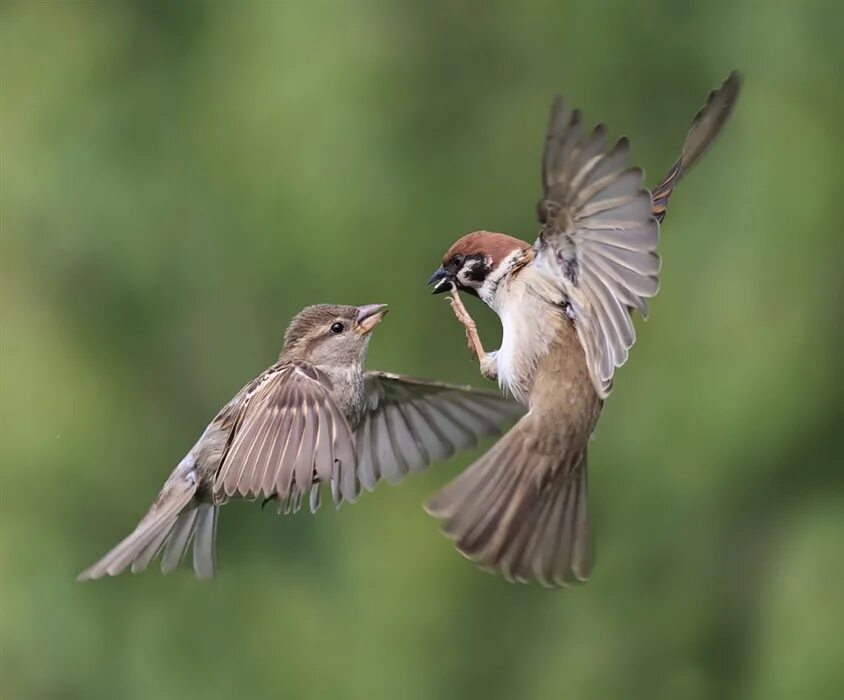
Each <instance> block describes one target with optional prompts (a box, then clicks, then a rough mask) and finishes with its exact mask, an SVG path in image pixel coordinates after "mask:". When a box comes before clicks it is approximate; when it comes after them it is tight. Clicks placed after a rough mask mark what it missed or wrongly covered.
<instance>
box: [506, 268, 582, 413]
mask: <svg viewBox="0 0 844 700" xmlns="http://www.w3.org/2000/svg"><path fill="white" fill-rule="evenodd" d="M498 301H499V304H498V309H497V311H498V315H499V317H500V318H501V328H502V338H501V348H500V349H499V350H498V353H497V355H496V363H497V370H498V382H499V384H500V385H501V386H502V388H505V389H507V390H508V391H509V392H510V393H511V394H512V395H513V397H514V398H515V399H517V400H518V401H520V402H522V403H524V404H527V403H528V397H529V395H530V393H531V390H532V388H533V383H534V380H535V376H536V371H537V369H538V367H539V365H540V363H541V362H542V360H543V358H544V357H545V356H546V355H547V354H548V351H549V349H550V347H551V345H552V343H553V341H554V339H555V337H556V336H557V334H558V331H559V330H560V327H561V325H563V324H565V323H567V321H566V320H565V318H564V316H563V314H562V313H561V309H560V307H559V306H556V305H555V304H553V303H551V302H549V300H547V299H545V298H542V297H541V296H539V295H537V293H536V292H535V291H534V290H533V289H532V288H531V287H530V285H527V284H524V283H521V282H519V283H518V284H516V283H513V284H510V285H509V286H508V288H507V290H506V291H505V292H504V294H502V295H500V297H499V300H498Z"/></svg>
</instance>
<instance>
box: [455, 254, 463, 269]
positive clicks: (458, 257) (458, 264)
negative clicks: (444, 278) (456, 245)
mask: <svg viewBox="0 0 844 700" xmlns="http://www.w3.org/2000/svg"><path fill="white" fill-rule="evenodd" d="M452 262H453V263H454V266H455V267H463V256H462V255H455V256H454V257H453V258H452Z"/></svg>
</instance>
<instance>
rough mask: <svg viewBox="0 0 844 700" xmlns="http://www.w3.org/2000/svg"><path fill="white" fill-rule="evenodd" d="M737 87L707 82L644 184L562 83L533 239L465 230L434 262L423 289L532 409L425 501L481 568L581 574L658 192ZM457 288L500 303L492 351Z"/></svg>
mask: <svg viewBox="0 0 844 700" xmlns="http://www.w3.org/2000/svg"><path fill="white" fill-rule="evenodd" d="M739 87H740V77H739V74H738V73H736V72H733V73H732V74H730V76H729V77H728V78H727V79H726V81H725V82H724V83H723V85H722V86H721V87H720V88H719V89H718V90H715V91H714V92H712V93H711V94H710V96H709V99H708V101H707V103H706V105H705V106H704V107H703V109H701V110H700V112H698V114H697V115H696V116H695V118H694V121H693V122H692V125H691V128H690V129H689V132H688V134H687V136H686V140H685V143H684V145H683V150H682V152H681V154H680V158H679V159H678V160H677V162H676V163H675V164H674V166H673V167H672V168H671V169H670V170H669V171H668V173H667V174H666V176H665V177H664V178H663V179H662V181H661V182H660V183H659V184H658V185H657V187H656V188H655V189H654V190H653V192H649V191H648V190H647V189H645V187H644V184H643V181H644V174H643V171H642V170H641V168H635V167H628V165H627V153H628V141H627V139H625V138H621V139H619V140H618V141H617V142H616V143H615V145H614V146H613V147H612V148H610V149H609V151H607V150H606V129H605V128H604V126H603V125H599V126H597V127H595V129H594V130H593V131H592V132H591V133H587V132H586V131H584V128H583V125H582V123H581V115H580V112H579V111H577V110H574V111H570V110H569V109H568V108H567V107H566V106H565V105H564V103H563V101H562V99H560V98H557V99H556V100H555V101H554V104H553V107H552V109H551V118H550V122H549V125H548V131H547V136H546V141H545V150H544V154H543V158H542V185H543V196H542V199H541V200H540V201H539V205H538V216H539V222H540V231H539V237H538V238H537V240H536V242H535V243H534V244H533V245H530V244H528V243H525V242H524V241H521V240H518V239H516V238H513V237H511V236H507V235H504V234H501V233H491V232H489V231H476V232H474V233H470V234H468V235H466V236H464V237H463V238H461V239H460V240H458V241H457V242H456V243H455V244H454V245H452V246H451V247H450V248H449V249H448V251H447V252H446V254H445V256H444V257H443V262H442V266H441V267H440V268H439V269H438V270H437V271H436V272H435V273H434V274H433V275H432V276H431V279H430V280H429V284H433V285H434V293H438V292H445V291H450V292H451V298H450V302H451V305H452V308H453V310H454V312H455V314H456V316H457V318H458V320H459V321H460V322H461V323H462V324H463V325H464V326H465V328H466V332H467V337H468V339H469V346H470V349H471V350H472V351H473V353H474V354H475V355H476V356H477V358H478V359H479V361H480V367H481V372H482V373H483V375H484V376H486V377H487V378H489V379H497V380H498V382H499V383H500V384H501V386H502V387H504V388H506V389H507V390H508V391H509V392H510V393H511V394H512V395H513V396H514V397H515V398H516V399H518V400H519V401H520V402H522V403H524V404H525V405H526V406H527V407H528V409H529V410H528V413H527V414H526V415H525V416H524V417H523V418H521V420H519V422H518V423H516V425H515V426H514V427H513V428H512V429H511V430H510V431H509V432H508V433H507V434H506V435H505V436H504V437H502V438H501V439H500V440H499V441H498V442H497V443H496V444H495V445H494V446H493V447H492V448H491V449H490V450H489V451H488V452H487V453H486V454H484V455H483V456H482V457H481V458H480V459H478V460H477V461H476V462H475V463H474V464H473V465H472V466H470V467H469V468H468V469H467V470H466V471H465V472H463V473H462V474H461V475H460V476H458V477H457V478H456V479H455V480H454V481H453V482H451V483H450V484H448V485H447V486H446V487H445V488H444V489H443V490H442V491H440V492H439V493H438V494H436V495H435V496H434V497H433V498H432V499H431V500H430V502H429V503H428V505H427V509H428V511H429V512H430V513H431V514H432V515H435V516H436V517H439V518H442V519H443V520H444V525H443V530H444V532H445V533H446V534H447V535H449V536H450V537H452V538H453V539H454V540H455V543H456V546H457V548H458V549H459V550H460V552H462V553H463V554H464V555H466V556H467V557H469V558H471V559H473V560H475V561H477V562H478V563H480V564H481V565H482V566H484V567H485V568H489V569H492V570H497V571H500V572H502V573H503V574H504V576H506V577H507V578H509V579H515V580H520V581H530V580H538V581H540V582H542V583H544V584H546V585H564V584H567V583H569V582H571V581H575V580H585V579H586V578H587V577H588V575H589V572H590V568H591V557H590V547H589V534H588V527H589V525H588V517H587V507H586V490H587V489H586V481H587V479H586V471H587V469H586V451H587V450H586V448H587V442H588V440H589V437H590V436H591V435H592V431H593V430H594V429H595V425H596V423H597V421H598V418H599V416H600V415H601V408H602V406H603V402H604V399H606V398H607V396H609V394H610V391H611V390H612V381H613V374H614V372H615V369H616V368H617V367H620V366H621V365H623V364H624V363H625V362H626V360H627V355H628V350H629V349H630V347H631V346H632V345H633V342H634V340H635V337H636V336H635V330H634V327H633V322H632V319H631V312H632V311H633V310H634V309H636V310H638V311H639V312H640V313H641V314H642V315H643V316H645V317H646V316H647V313H648V306H647V302H646V299H647V298H648V297H652V296H654V295H655V294H656V293H657V288H658V286H659V281H658V277H659V269H660V259H659V257H658V256H657V254H656V249H657V243H658V240H659V225H660V222H661V221H662V220H663V218H664V216H665V209H666V205H667V203H668V198H669V196H670V195H671V192H672V190H673V188H674V186H675V185H676V184H677V182H678V181H679V179H680V178H681V177H682V176H683V175H684V174H685V173H686V172H687V171H688V170H689V168H691V167H692V166H693V165H694V163H695V162H696V161H697V160H698V158H699V157H700V156H701V155H702V154H703V152H704V151H705V150H706V149H707V147H708V146H709V145H710V144H711V143H712V142H713V140H714V139H715V138H716V137H717V136H718V134H719V133H720V131H721V130H722V128H723V126H724V124H725V123H726V121H727V119H728V118H729V116H730V113H731V112H732V110H733V107H734V106H735V102H736V99H737V97H738V94H739ZM458 290H461V291H465V292H467V293H468V294H471V295H473V296H476V297H479V298H480V299H481V300H483V302H484V303H485V304H486V305H487V306H489V307H490V308H491V309H492V310H493V311H495V312H496V313H497V314H498V316H499V317H500V319H501V325H502V332H503V337H502V342H501V347H500V348H499V349H498V350H496V351H494V352H485V351H484V348H483V346H482V344H481V341H480V339H479V337H478V334H477V330H476V328H475V324H474V322H473V320H472V318H471V316H470V315H469V314H468V312H467V311H466V309H465V308H464V307H463V304H462V302H461V300H460V297H459V295H458Z"/></svg>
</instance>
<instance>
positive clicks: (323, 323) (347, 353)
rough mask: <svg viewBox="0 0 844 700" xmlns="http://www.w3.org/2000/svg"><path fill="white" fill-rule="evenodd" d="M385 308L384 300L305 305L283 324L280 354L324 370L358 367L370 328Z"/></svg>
mask: <svg viewBox="0 0 844 700" xmlns="http://www.w3.org/2000/svg"><path fill="white" fill-rule="evenodd" d="M387 311H388V309H387V305H386V304H366V305H364V306H341V305H339V304H317V305H316V306H308V307H306V308H304V309H302V311H300V312H299V313H298V314H296V316H295V317H294V318H293V320H292V321H291V322H290V325H289V326H288V327H287V330H286V331H285V333H284V343H283V345H282V349H281V358H282V359H285V360H304V361H306V362H310V363H311V364H313V365H316V366H317V367H320V368H322V369H326V370H332V369H341V368H346V367H362V366H363V362H364V360H365V359H366V350H367V348H368V347H369V338H370V334H371V332H372V329H373V328H375V326H377V325H378V324H379V323H380V322H381V319H383V318H384V316H385V315H386V313H387Z"/></svg>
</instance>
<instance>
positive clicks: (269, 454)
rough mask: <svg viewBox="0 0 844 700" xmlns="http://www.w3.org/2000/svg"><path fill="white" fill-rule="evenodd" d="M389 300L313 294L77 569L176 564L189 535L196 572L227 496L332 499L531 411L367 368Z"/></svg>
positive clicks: (493, 395)
mask: <svg viewBox="0 0 844 700" xmlns="http://www.w3.org/2000/svg"><path fill="white" fill-rule="evenodd" d="M387 311H388V308H387V306H386V305H385V304H366V305H364V306H343V305H335V304H318V305H315V306H309V307H307V308H305V309H304V310H302V311H301V312H300V313H298V314H297V315H296V316H295V317H294V318H293V320H292V321H291V322H290V324H289V326H288V327H287V330H286V332H285V334H284V339H283V343H282V349H281V353H280V355H279V357H278V361H277V362H275V363H274V364H272V365H271V366H270V367H269V368H268V369H266V370H265V371H263V372H261V374H259V375H258V376H257V377H256V378H255V379H253V380H252V381H250V382H249V383H247V384H246V386H244V387H243V388H242V389H241V390H240V391H239V392H237V394H236V395H235V396H234V398H232V399H231V401H229V402H228V403H227V404H226V405H225V406H223V408H222V409H221V410H220V412H219V413H218V414H217V415H216V416H215V417H214V419H213V420H212V421H211V423H210V424H209V425H208V427H207V428H206V429H205V431H204V432H203V433H202V435H201V436H200V438H199V440H198V441H197V442H196V444H195V445H194V446H193V447H192V448H191V449H190V451H189V452H188V453H187V455H186V456H185V457H184V459H182V460H181V461H180V462H179V464H178V465H177V466H176V467H175V469H174V470H173V472H172V473H171V474H170V476H169V478H168V479H167V481H166V482H165V483H164V486H163V487H162V489H161V491H160V493H159V494H158V496H157V497H156V499H155V501H154V502H153V504H152V506H151V507H150V508H149V511H148V512H147V513H146V515H144V517H143V518H142V519H141V521H140V522H139V523H138V525H137V527H136V528H135V529H134V530H133V531H132V533H131V534H129V535H128V536H127V537H126V538H125V539H124V540H122V541H121V542H120V543H119V544H118V545H117V546H115V547H114V548H113V549H112V550H111V551H109V552H108V553H107V554H106V555H105V556H104V557H103V558H102V559H100V560H99V561H98V562H97V563H95V564H94V565H93V566H91V567H89V568H88V569H86V570H85V571H83V572H82V573H81V574H80V575H79V577H78V579H79V580H81V581H87V580H90V579H97V578H101V577H104V576H106V575H109V576H114V575H116V574H119V573H121V572H122V571H125V570H126V569H127V568H130V569H131V571H132V572H134V573H137V572H140V571H143V570H144V569H146V568H147V567H148V566H149V564H150V562H151V561H153V559H155V557H156V556H157V555H158V554H161V570H162V571H163V572H164V573H165V574H167V573H170V572H172V571H174V570H175V569H176V568H177V567H178V566H179V564H180V562H181V561H182V559H183V557H184V556H185V553H186V552H187V550H188V548H189V546H190V544H191V542H193V568H194V571H195V573H196V576H197V577H198V578H209V577H211V576H213V575H214V574H215V572H216V568H217V564H216V556H215V539H216V530H217V520H218V511H219V507H220V506H221V505H223V504H225V503H227V502H228V501H229V500H231V499H248V500H256V499H259V498H261V499H263V501H264V503H266V502H267V501H275V502H276V506H277V508H278V509H279V511H280V512H285V513H287V512H291V511H292V512H295V511H297V510H299V508H300V506H301V504H302V500H303V499H304V498H305V497H307V498H308V502H309V505H310V509H311V511H314V512H315V511H316V510H317V509H318V508H319V505H320V491H321V488H322V487H324V486H325V487H327V488H329V489H330V492H331V496H332V499H333V502H334V503H335V505H337V506H339V505H340V504H341V503H342V502H344V501H349V502H353V501H355V500H356V499H357V497H358V495H359V494H360V492H361V487H363V488H365V489H367V490H369V491H371V490H372V489H373V488H374V487H375V485H376V483H377V482H378V481H380V480H382V479H385V480H387V481H389V482H393V483H396V482H398V481H400V480H401V479H402V478H403V477H404V476H405V475H406V474H408V473H409V472H415V471H419V470H421V469H423V468H424V467H425V466H427V465H428V464H429V463H430V462H432V461H434V460H444V459H447V458H448V457H450V456H451V455H452V454H453V453H454V452H455V451H456V450H459V449H464V448H467V447H470V446H472V445H474V444H475V443H476V442H477V441H478V439H479V438H480V437H481V436H485V435H493V434H498V433H500V431H501V428H502V427H503V426H506V425H507V424H508V423H512V422H513V421H514V420H516V419H517V418H518V417H520V416H521V415H522V414H523V413H524V409H523V407H522V406H521V405H519V404H518V403H516V402H514V401H512V400H509V399H506V398H504V397H502V396H501V394H500V393H498V392H495V391H492V392H490V391H485V390H476V389H473V388H471V387H468V386H455V385H450V384H445V383H440V382H429V381H423V380H419V379H413V378H410V377H405V376H402V375H399V374H393V373H388V372H377V371H364V369H363V367H364V361H365V358H366V354H367V349H368V346H369V341H370V338H371V333H372V330H373V329H374V328H375V327H376V326H377V325H378V324H379V323H380V322H381V320H382V319H383V318H384V315H385V314H386V313H387Z"/></svg>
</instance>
